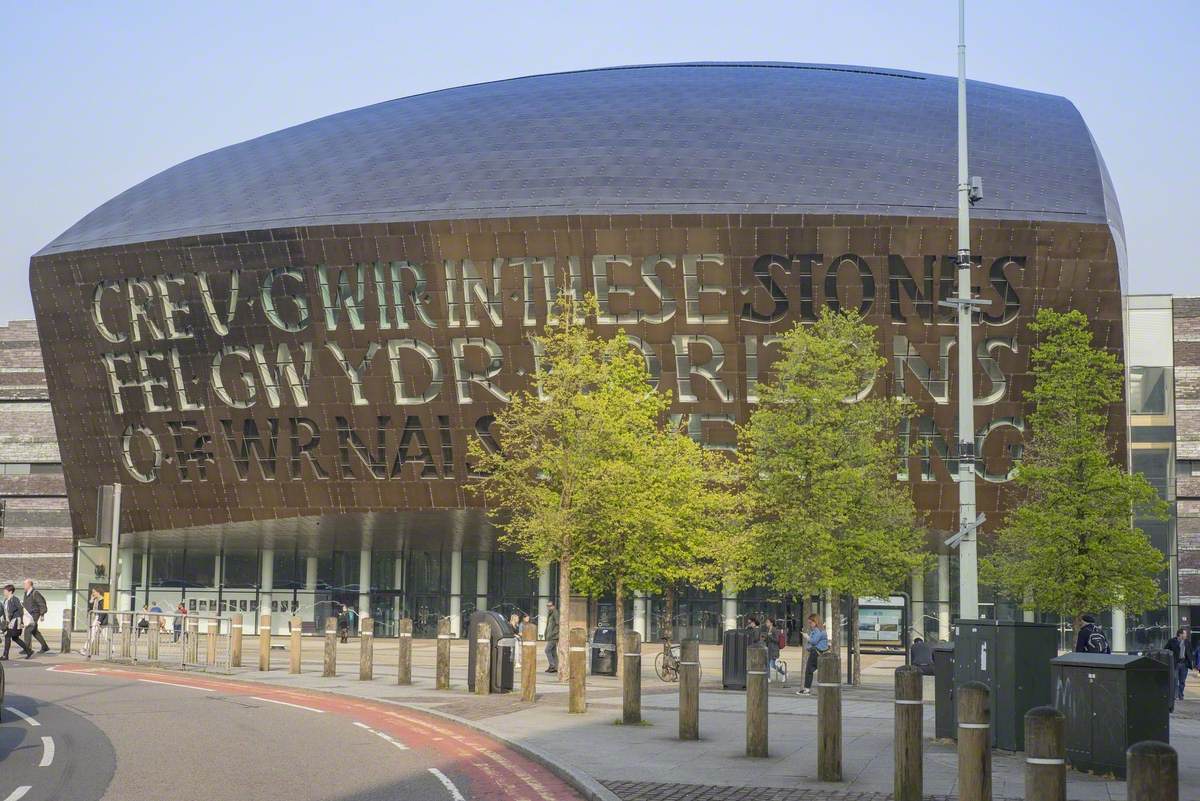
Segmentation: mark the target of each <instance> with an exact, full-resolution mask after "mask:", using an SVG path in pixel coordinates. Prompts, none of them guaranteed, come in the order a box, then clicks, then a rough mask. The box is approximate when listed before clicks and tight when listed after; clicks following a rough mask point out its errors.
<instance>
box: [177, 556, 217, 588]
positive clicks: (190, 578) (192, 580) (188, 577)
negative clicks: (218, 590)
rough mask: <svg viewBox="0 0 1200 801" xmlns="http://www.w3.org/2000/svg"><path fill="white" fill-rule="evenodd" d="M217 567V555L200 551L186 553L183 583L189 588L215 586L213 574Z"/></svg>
mask: <svg viewBox="0 0 1200 801" xmlns="http://www.w3.org/2000/svg"><path fill="white" fill-rule="evenodd" d="M216 566H217V555H216V554H214V553H202V552H200V551H185V552H184V559H183V581H184V585H185V586H187V587H211V586H213V572H214V568H216Z"/></svg>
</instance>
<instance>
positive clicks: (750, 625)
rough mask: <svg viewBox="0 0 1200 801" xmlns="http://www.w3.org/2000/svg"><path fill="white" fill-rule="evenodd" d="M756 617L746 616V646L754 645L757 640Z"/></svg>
mask: <svg viewBox="0 0 1200 801" xmlns="http://www.w3.org/2000/svg"><path fill="white" fill-rule="evenodd" d="M759 634H760V632H759V630H758V617H757V616H755V615H747V616H746V645H754V644H755V643H757V642H758V640H759Z"/></svg>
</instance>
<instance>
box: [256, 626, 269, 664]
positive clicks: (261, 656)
mask: <svg viewBox="0 0 1200 801" xmlns="http://www.w3.org/2000/svg"><path fill="white" fill-rule="evenodd" d="M258 669H259V670H270V669H271V613H270V612H266V613H265V614H262V615H259V616H258Z"/></svg>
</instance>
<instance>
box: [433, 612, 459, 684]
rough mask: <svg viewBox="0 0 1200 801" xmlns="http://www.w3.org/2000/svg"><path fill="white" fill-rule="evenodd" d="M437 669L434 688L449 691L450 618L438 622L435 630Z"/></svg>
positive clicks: (451, 635)
mask: <svg viewBox="0 0 1200 801" xmlns="http://www.w3.org/2000/svg"><path fill="white" fill-rule="evenodd" d="M437 631H438V633H437V667H436V668H435V670H436V673H435V674H434V676H435V678H434V687H436V688H437V689H439V690H449V689H450V638H451V637H453V636H454V635H453V634H451V633H450V618H448V617H444V618H442V619H441V620H439V621H438V629H437Z"/></svg>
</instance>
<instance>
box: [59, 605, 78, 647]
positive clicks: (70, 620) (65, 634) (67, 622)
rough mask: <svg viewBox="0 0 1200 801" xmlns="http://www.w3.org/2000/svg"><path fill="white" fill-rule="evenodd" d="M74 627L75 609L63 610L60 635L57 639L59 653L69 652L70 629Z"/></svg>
mask: <svg viewBox="0 0 1200 801" xmlns="http://www.w3.org/2000/svg"><path fill="white" fill-rule="evenodd" d="M73 628H75V610H73V609H64V610H63V622H62V636H61V637H60V638H59V641H58V651H59V653H63V654H69V653H71V629H73Z"/></svg>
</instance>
